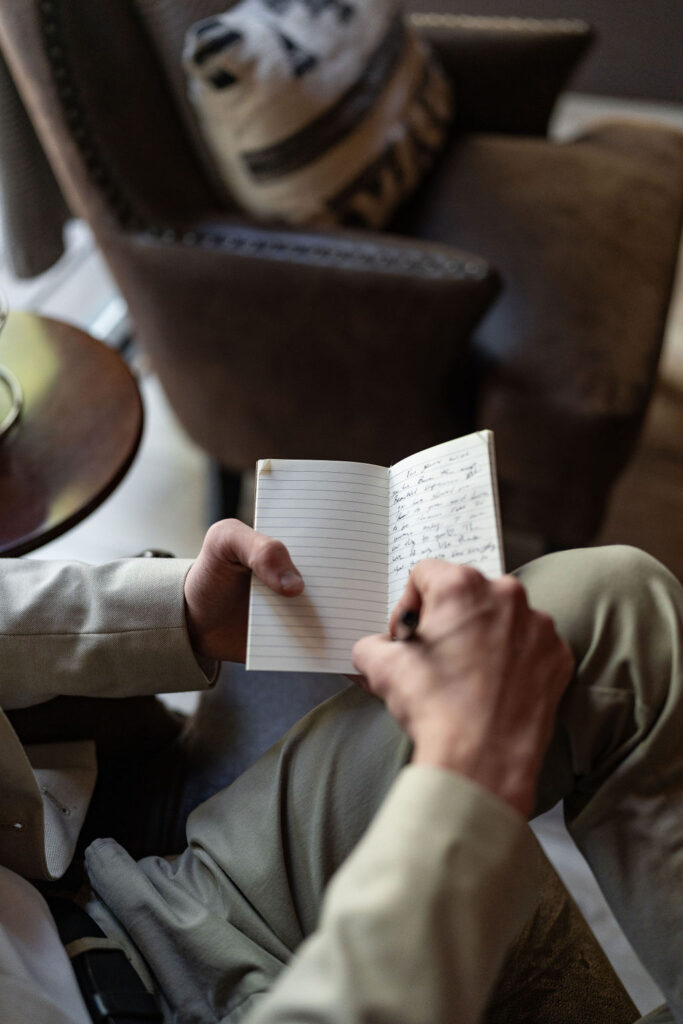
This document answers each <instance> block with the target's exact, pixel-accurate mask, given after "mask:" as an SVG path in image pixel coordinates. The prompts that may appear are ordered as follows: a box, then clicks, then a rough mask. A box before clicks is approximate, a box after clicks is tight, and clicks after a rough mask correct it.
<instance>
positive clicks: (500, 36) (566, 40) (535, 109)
mask: <svg viewBox="0 0 683 1024" xmlns="http://www.w3.org/2000/svg"><path fill="white" fill-rule="evenodd" d="M410 20H411V24H412V25H413V26H414V27H415V28H416V29H417V30H418V31H419V32H420V34H421V35H422V36H423V37H424V38H425V39H426V40H427V41H428V42H429V43H430V44H431V45H432V46H433V47H434V49H435V51H436V52H437V54H438V56H439V58H440V60H441V63H442V64H443V66H444V69H445V70H446V72H447V74H448V75H449V77H450V79H451V81H452V82H453V85H454V89H455V108H456V118H455V124H456V129H457V130H458V131H478V132H505V133H515V134H522V135H544V134H545V133H546V131H547V127H548V121H549V119H550V114H551V112H552V109H553V105H554V103H555V100H556V99H557V96H558V95H559V93H560V91H561V90H562V89H563V88H564V87H565V85H566V83H567V81H568V79H569V77H570V75H571V74H572V72H573V71H574V69H575V67H576V65H577V63H578V61H579V58H580V57H581V56H582V55H583V54H584V53H585V51H586V49H587V48H588V46H589V44H590V43H591V42H592V40H593V38H594V33H593V30H592V28H591V27H590V26H589V25H587V24H586V23H585V22H583V21H575V20H564V19H538V18H493V17H490V18H487V17H478V16H477V17H474V16H468V15H451V14H413V15H411V18H410Z"/></svg>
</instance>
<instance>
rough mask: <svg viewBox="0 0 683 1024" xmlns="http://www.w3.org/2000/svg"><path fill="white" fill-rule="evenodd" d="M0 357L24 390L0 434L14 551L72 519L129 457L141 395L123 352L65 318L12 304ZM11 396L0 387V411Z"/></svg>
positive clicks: (0, 537)
mask: <svg viewBox="0 0 683 1024" xmlns="http://www.w3.org/2000/svg"><path fill="white" fill-rule="evenodd" d="M0 365H4V366H5V367H7V368H8V369H9V370H11V371H12V372H13V373H14V375H15V376H16V378H17V379H18V380H19V382H20V384H21V387H22V390H23V393H24V406H23V408H22V411H21V416H20V418H19V420H18V422H17V423H16V425H15V426H14V427H13V428H12V429H11V430H10V432H9V433H8V434H6V435H5V436H4V437H2V438H0V555H4V556H7V555H21V554H24V553H25V552H27V551H32V550H33V549H34V548H37V547H39V546H40V545H41V544H45V543H47V541H50V540H53V539H54V538H55V537H58V536H59V535H60V534H62V533H64V532H65V531H66V530H68V529H70V528H71V527H72V526H75V525H76V523H78V522H80V521H81V520H82V519H84V518H85V516H87V515H88V514H89V513H90V512H92V511H93V509H95V508H97V506H98V505H99V504H100V503H101V502H102V501H104V499H105V498H106V497H107V496H108V495H109V494H110V493H111V492H112V490H113V489H114V488H115V487H116V485H117V484H118V483H119V481H120V480H121V478H122V477H123V476H124V474H125V472H126V470H127V469H128V467H129V466H130V464H131V462H132V461H133V458H134V456H135V453H136V451H137V448H138V445H139V443H140V437H141V434H142V420H143V414H142V401H141V398H140V392H139V391H138V387H137V384H136V382H135V378H134V377H133V375H132V374H131V372H130V370H129V369H128V367H127V366H126V364H125V363H124V362H123V360H122V359H121V357H120V356H119V355H118V354H117V353H116V352H115V351H114V350H113V349H111V348H108V347H107V346H106V345H104V344H103V343H102V342H99V341H96V340H95V339H94V338H92V337H90V335H88V334H86V333H85V332H84V331H81V330H79V329H78V328H76V327H72V326H71V325H70V324H65V323H61V322H59V321H57V320H50V319H48V318H46V317H42V316H36V315H35V314H32V313H20V312H12V313H10V315H9V318H8V320H7V323H6V325H5V328H4V330H3V331H2V334H0ZM7 402H8V396H6V394H5V393H4V389H3V393H1V394H0V420H1V419H2V417H3V415H4V413H5V412H6V407H5V406H6V403H7Z"/></svg>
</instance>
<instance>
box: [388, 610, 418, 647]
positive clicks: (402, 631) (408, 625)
mask: <svg viewBox="0 0 683 1024" xmlns="http://www.w3.org/2000/svg"><path fill="white" fill-rule="evenodd" d="M419 621H420V615H419V612H416V611H414V610H413V609H412V608H409V609H408V610H407V611H405V612H404V613H403V615H402V616H401V618H400V619H399V620H398V623H397V625H396V630H395V633H394V640H412V639H413V637H414V636H415V632H416V630H417V624H418V622H419Z"/></svg>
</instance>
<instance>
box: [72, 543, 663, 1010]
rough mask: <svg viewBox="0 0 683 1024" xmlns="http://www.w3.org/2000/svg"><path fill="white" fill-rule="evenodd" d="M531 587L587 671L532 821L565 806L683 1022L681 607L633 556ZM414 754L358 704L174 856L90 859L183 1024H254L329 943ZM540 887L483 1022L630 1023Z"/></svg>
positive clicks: (294, 750)
mask: <svg viewBox="0 0 683 1024" xmlns="http://www.w3.org/2000/svg"><path fill="white" fill-rule="evenodd" d="M519 576H520V578H521V579H522V581H523V583H524V585H525V587H526V589H527V592H528V595H529V601H530V604H531V605H532V606H534V607H538V608H543V609H545V610H547V611H548V612H550V613H551V614H552V615H553V617H554V619H555V622H556V624H557V627H558V629H559V631H560V632H561V633H562V634H563V635H564V636H565V637H566V639H567V640H568V642H569V643H570V645H571V646H572V648H573V650H574V653H575V656H576V659H577V670H576V674H575V678H574V680H573V682H572V683H571V685H570V687H569V690H568V692H567V694H566V696H565V698H564V700H563V703H562V705H561V708H560V712H559V716H558V723H557V729H556V733H555V736H554V739H553V741H552V744H551V747H550V749H549V751H548V755H547V758H546V761H545V766H544V769H543V773H542V777H541V781H540V786H539V798H538V810H539V811H542V810H545V809H547V808H549V807H551V806H552V805H554V804H555V803H556V802H557V801H559V800H564V806H565V812H566V819H567V823H568V827H569V829H570V831H571V834H572V836H573V837H574V839H575V841H576V842H577V844H578V845H579V847H580V849H581V850H582V852H583V853H584V855H585V856H586V858H587V859H588V861H589V864H590V866H591V868H592V870H593V871H594V873H595V875H596V877H597V879H598V881H599V883H600V885H601V887H602V889H603V892H604V893H605V896H606V897H607V899H608V901H609V903H610V905H611V906H612V908H613V910H614V912H615V914H616V916H617V918H618V920H619V921H620V923H621V924H622V926H623V928H624V930H625V931H626V934H627V935H628V937H629V938H630V940H631V942H632V943H633V945H634V947H635V948H636V951H637V952H638V953H639V955H640V957H641V958H642V960H643V962H644V963H645V965H646V966H647V967H648V969H649V970H650V972H651V973H652V975H653V976H654V978H655V979H656V980H657V982H658V983H659V985H660V986H661V988H662V989H663V991H664V992H665V994H666V996H667V998H668V1000H669V1002H670V1004H671V1006H672V1007H673V1010H674V1014H675V1015H677V1016H676V1017H675V1019H676V1020H677V1021H679V1022H680V1021H683V970H682V969H681V962H682V956H681V954H682V953H683V706H682V701H683V695H682V683H683V663H682V657H683V656H682V654H681V643H682V638H683V595H682V591H681V588H680V586H679V585H678V583H677V582H676V581H675V580H674V578H673V577H672V576H671V575H670V574H669V573H668V572H667V571H666V570H665V569H663V567H662V566H660V565H659V564H658V563H656V562H655V561H654V560H652V559H651V558H649V557H648V556H645V555H643V554H641V553H639V552H637V551H634V550H633V549H628V548H606V549H590V550H584V551H578V552H562V553H558V554H553V555H549V556H546V557H544V558H542V559H539V560H538V561H536V562H534V563H531V564H530V565H528V566H526V567H525V568H524V569H522V570H520V572H519ZM254 685H257V680H256V679H255V682H254ZM409 754H410V748H409V743H408V741H407V739H406V737H405V736H404V735H403V734H402V732H401V731H400V729H399V728H398V726H397V725H396V724H395V723H394V722H393V720H392V719H391V718H390V717H389V715H388V714H387V713H386V712H385V710H384V708H383V707H382V706H381V705H380V704H379V703H378V702H377V701H376V700H374V699H372V698H370V697H368V696H367V695H366V694H365V693H363V692H362V691H360V690H358V689H357V688H355V687H350V688H349V689H347V690H345V691H344V692H342V693H341V694H340V695H338V696H336V697H333V698H331V699H330V700H329V701H327V702H325V703H324V704H323V705H321V706H320V707H319V708H317V709H316V710H315V711H313V712H312V713H311V714H310V715H308V716H307V717H306V718H305V719H303V721H302V722H301V723H299V725H297V726H296V727H295V728H294V729H293V730H292V731H291V732H290V733H289V734H288V735H287V736H286V737H285V738H284V739H283V740H282V741H281V742H280V743H279V744H278V745H277V746H276V747H275V748H273V749H272V750H271V751H270V752H268V753H267V754H266V755H265V756H264V757H262V758H261V759H260V760H259V761H258V762H257V763H256V764H255V765H254V766H253V767H252V768H251V769H249V770H248V771H247V772H246V773H245V774H244V775H243V776H241V777H240V778H239V779H238V780H237V781H236V782H235V783H234V784H233V785H232V786H230V787H229V788H227V789H226V790H224V791H222V792H220V793H218V794H217V795H216V796H214V797H212V798H211V799H210V800H208V801H206V802H205V803H204V804H202V805H201V806H200V807H198V808H197V809H196V810H195V811H194V812H193V813H192V815H191V817H190V819H189V823H188V832H187V834H188V842H189V846H188V848H187V850H186V851H185V852H184V853H183V854H181V855H180V856H178V857H176V858H173V859H170V860H169V859H164V858H153V857H149V858H145V859H144V860H142V861H140V862H139V863H137V864H136V863H135V862H134V861H133V860H132V859H131V858H130V857H128V855H127V854H125V852H124V851H123V850H122V849H121V848H120V847H118V846H116V844H113V843H111V842H109V843H107V842H104V843H96V844H94V845H93V846H92V847H91V848H90V850H89V851H88V856H87V862H88V871H89V874H90V878H91V882H92V884H93V887H94V889H95V890H96V892H97V893H98V895H99V898H100V899H101V901H102V904H103V906H102V907H101V910H102V913H103V914H106V913H108V912H112V913H113V914H114V915H115V916H116V918H117V919H118V921H119V923H122V924H123V926H124V927H125V929H126V931H127V934H128V938H129V940H130V941H131V942H132V943H133V945H134V946H135V947H136V948H137V950H138V951H140V952H141V953H142V955H143V956H144V957H145V959H146V961H147V963H148V964H149V966H150V967H151V969H152V971H153V973H154V975H155V976H156V978H157V980H158V982H159V984H160V987H161V990H162V992H163V994H164V996H165V998H166V999H168V1001H169V1003H170V1004H171V1005H172V1006H173V1007H175V1008H176V1012H177V1019H178V1020H193V1021H194V1020H197V1021H204V1020H206V1021H209V1020H230V1021H237V1020H241V1019H242V1017H243V1016H244V1015H246V1013H247V1012H248V1011H249V1009H250V1008H252V1007H253V1005H254V1000H256V999H257V998H258V996H259V995H260V994H261V993H263V992H264V991H265V990H267V989H268V988H269V986H270V985H271V984H272V982H273V980H274V979H275V978H276V976H277V975H278V973H279V972H280V971H281V970H282V969H283V968H284V967H285V966H286V964H287V962H288V960H289V958H290V957H291V955H292V953H293V952H294V951H295V950H296V948H297V946H298V945H299V944H300V943H301V941H302V940H303V939H304V938H305V937H306V936H307V935H308V934H309V933H310V932H311V931H312V930H313V929H314V928H315V926H316V922H317V919H318V914H319V909H320V903H321V899H322V894H323V891H324V889H325V886H326V884H327V882H328V880H329V879H330V877H331V875H332V874H333V872H334V871H335V870H336V868H337V867H338V866H339V864H340V863H341V862H342V861H343V860H344V858H345V857H346V856H347V854H348V853H349V852H350V851H351V850H352V848H353V847H354V846H355V844H356V843H357V841H358V840H359V838H360V837H361V835H362V833H363V832H364V830H365V828H366V826H367V824H368V822H369V821H370V820H371V818H372V817H373V815H374V813H375V811H376V809H377V808H378V806H379V804H380V803H381V801H382V799H383V797H384V795H385V794H386V792H387V790H388V788H389V786H390V785H391V782H392V780H393V778H394V777H395V775H396V773H397V772H398V770H399V769H400V767H401V766H402V765H403V764H404V763H405V762H406V760H407V759H408V758H409ZM510 884H511V885H514V879H511V881H510ZM543 886H544V890H545V898H544V900H542V902H541V905H540V906H539V910H538V912H537V914H536V915H535V917H534V919H533V920H532V921H530V922H529V924H528V926H527V928H526V929H525V930H524V932H523V934H522V935H521V936H520V939H519V940H518V942H517V944H516V946H515V947H514V948H513V950H512V951H511V955H510V958H509V961H508V965H507V967H506V969H505V970H504V971H503V975H502V977H501V983H500V985H499V988H498V990H497V991H496V992H495V993H494V994H493V997H492V1003H491V1008H490V1011H489V1016H488V1018H487V1019H490V1020H500V1021H504V1020H505V1021H508V1022H509V1021H514V1020H522V1019H523V1020H529V1021H531V1020H538V1021H541V1020H548V1021H564V1022H567V1024H570V1022H571V1024H581V1022H582V1021H586V1022H587V1024H588V1022H590V1024H597V1022H599V1021H604V1022H605V1024H607V1022H609V1024H616V1022H617V1021H629V1020H633V1019H634V1018H635V1016H637V1014H636V1012H635V1010H634V1008H633V1006H632V1004H630V1002H629V1001H628V999H627V998H626V997H625V996H624V994H623V992H622V991H620V989H619V987H618V985H614V984H613V983H612V980H611V978H610V973H609V969H607V968H606V966H605V964H604V961H603V959H602V958H601V954H600V951H599V950H598V949H597V948H596V946H595V943H594V942H593V940H592V938H591V937H590V936H589V935H588V934H587V933H586V930H585V926H584V924H583V922H582V920H581V919H580V918H579V916H578V914H577V912H576V911H575V910H574V908H573V907H572V905H571V901H569V900H568V898H567V897H566V895H565V894H564V892H563V891H562V887H561V886H560V885H559V883H558V882H557V880H556V879H555V876H554V875H553V873H552V870H551V869H549V868H548V870H547V876H546V878H545V879H544V882H543ZM407 898H409V894H407ZM104 905H106V908H108V910H105V909H104ZM112 927H113V926H112ZM434 941H435V944H436V943H438V938H437V937H436V936H435V940H434ZM390 943H391V936H387V944H388V946H389V947H390ZM435 955H437V951H436V948H435ZM340 1016H341V1017H342V1018H343V1014H341V1015H340Z"/></svg>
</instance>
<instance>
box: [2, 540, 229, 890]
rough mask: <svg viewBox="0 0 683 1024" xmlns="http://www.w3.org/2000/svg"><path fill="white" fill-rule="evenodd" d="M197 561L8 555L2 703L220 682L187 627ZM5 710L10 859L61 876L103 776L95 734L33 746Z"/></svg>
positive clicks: (11, 864)
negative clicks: (188, 589) (102, 561)
mask: <svg viewBox="0 0 683 1024" xmlns="http://www.w3.org/2000/svg"><path fill="white" fill-rule="evenodd" d="M190 564H191V563H190V562H188V561H179V560H176V559H157V558H155V559H143V558H139V559H128V560H126V561H121V562H113V563H111V564H109V565H102V566H90V565H84V564H80V563H71V562H69V563H63V562H36V561H33V560H31V559H7V560H3V559H0V709H4V710H8V709H10V708H20V707H27V706H29V705H32V704H38V703H41V702H43V701H47V700H50V699H51V698H52V697H56V696H57V695H81V696H90V697H126V696H134V695H140V694H150V693H159V692H163V691H171V690H193V689H201V688H204V687H206V686H208V685H209V683H210V681H211V677H212V676H213V675H215V671H216V668H217V666H216V665H214V664H212V665H211V666H207V673H208V674H207V673H205V672H204V671H203V670H202V667H200V665H199V663H198V662H197V660H196V659H195V657H194V654H193V652H192V648H191V645H190V641H189V637H188V634H187V630H186V626H185V606H184V595H183V583H184V580H185V575H186V573H187V571H188V569H189V566H190ZM4 710H0V780H1V781H0V865H4V866H5V867H7V868H10V869H12V870H13V871H15V872H17V873H18V874H20V875H24V876H26V877H28V878H49V879H53V878H58V877H59V876H60V875H62V874H63V873H64V871H65V870H66V868H67V867H68V865H69V862H70V861H71V858H72V856H73V851H74V849H75V845H76V841H77V839H78V834H79V832H80V828H81V825H82V823H83V819H84V817H85V813H86V811H87V808H88V804H89V802H90V797H91V795H92V791H93V787H94V785H95V777H96V760H95V747H94V743H92V742H91V741H88V740H84V741H82V742H78V743H50V744H42V745H40V746H36V747H32V748H29V747H27V748H24V747H23V746H22V745H21V743H20V741H19V738H18V737H17V735H16V733H15V732H14V730H13V729H12V726H11V724H10V722H9V720H8V718H7V716H6V715H5V714H4Z"/></svg>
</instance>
